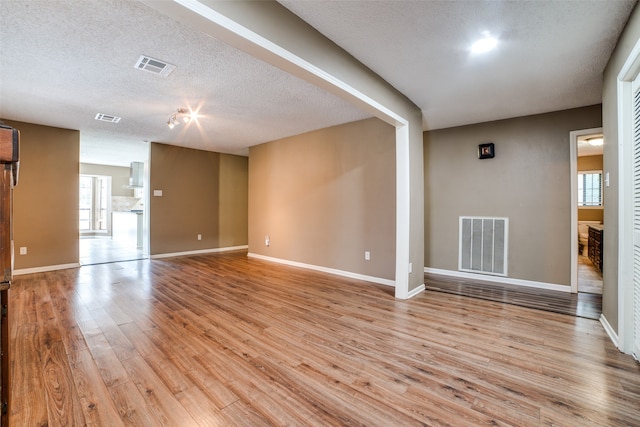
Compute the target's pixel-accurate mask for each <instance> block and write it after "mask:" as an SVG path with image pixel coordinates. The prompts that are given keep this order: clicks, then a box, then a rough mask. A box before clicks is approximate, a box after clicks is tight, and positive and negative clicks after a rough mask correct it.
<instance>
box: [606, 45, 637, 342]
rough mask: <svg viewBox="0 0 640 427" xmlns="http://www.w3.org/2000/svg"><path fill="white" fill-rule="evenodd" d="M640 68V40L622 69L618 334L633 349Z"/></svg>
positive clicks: (620, 97) (618, 339)
mask: <svg viewBox="0 0 640 427" xmlns="http://www.w3.org/2000/svg"><path fill="white" fill-rule="evenodd" d="M639 72H640V40H639V41H638V42H636V44H635V46H634V47H633V49H632V50H631V53H630V54H629V56H628V57H627V60H626V61H625V63H624V65H623V66H622V68H621V69H620V72H619V73H618V88H617V89H618V92H617V100H618V105H617V107H618V141H611V143H616V142H617V144H618V283H617V285H618V336H617V337H613V338H614V342H615V341H616V339H615V338H617V342H616V345H617V347H618V348H619V349H620V351H622V352H624V353H627V354H631V353H632V351H633V328H634V326H633V162H632V159H633V132H632V125H633V116H632V111H633V109H632V105H633V99H632V86H633V81H634V80H635V79H636V78H637V77H638V74H639Z"/></svg>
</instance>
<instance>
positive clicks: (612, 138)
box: [602, 6, 640, 333]
mask: <svg viewBox="0 0 640 427" xmlns="http://www.w3.org/2000/svg"><path fill="white" fill-rule="evenodd" d="M638 40H640V10H639V9H638V7H637V6H636V8H635V9H634V11H633V12H632V13H631V16H630V17H629V21H628V22H627V25H626V26H625V29H624V30H623V32H622V35H621V36H620V38H619V39H618V43H617V45H616V48H615V49H614V52H613V54H612V55H611V58H610V59H609V62H608V64H607V66H606V68H605V70H604V85H603V88H602V124H603V133H604V147H603V148H604V172H605V173H607V172H609V188H607V191H605V193H604V204H605V206H606V207H607V208H606V210H605V212H604V228H605V230H606V232H605V233H604V242H603V245H604V254H605V258H604V259H603V275H602V314H603V315H604V317H605V318H606V320H607V321H608V323H609V325H611V327H612V328H613V330H614V331H615V332H616V333H618V332H619V325H618V320H619V319H618V301H619V300H618V292H619V289H618V274H619V272H618V266H619V260H618V237H619V236H618V233H619V229H618V218H619V209H618V208H619V206H618V204H619V198H618V193H619V191H620V182H619V179H618V178H619V172H620V169H619V165H618V154H619V153H618V149H619V145H618V144H619V142H620V138H619V137H620V136H619V135H618V119H619V117H618V115H619V113H620V112H619V111H618V74H619V73H620V71H621V69H622V66H623V65H624V63H625V61H626V60H627V58H628V57H629V55H630V53H631V51H632V49H633V47H634V46H635V44H636V43H637V42H638ZM629 283H631V282H630V281H629Z"/></svg>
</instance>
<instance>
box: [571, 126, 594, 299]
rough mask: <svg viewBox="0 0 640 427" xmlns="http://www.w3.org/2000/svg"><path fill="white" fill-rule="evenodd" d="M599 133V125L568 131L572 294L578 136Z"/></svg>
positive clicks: (573, 288)
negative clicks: (597, 126)
mask: <svg viewBox="0 0 640 427" xmlns="http://www.w3.org/2000/svg"><path fill="white" fill-rule="evenodd" d="M601 133H602V128H601V127H599V128H591V129H582V130H574V131H571V132H569V157H570V167H569V170H570V172H569V173H570V174H571V180H570V181H571V233H570V237H571V292H572V293H574V294H575V293H576V292H578V244H577V243H578V196H577V194H578V138H579V137H581V136H587V135H593V134H601Z"/></svg>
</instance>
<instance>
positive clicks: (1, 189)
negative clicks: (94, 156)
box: [0, 124, 20, 426]
mask: <svg viewBox="0 0 640 427" xmlns="http://www.w3.org/2000/svg"><path fill="white" fill-rule="evenodd" d="M19 141H20V134H19V132H18V131H17V130H16V129H13V128H11V127H8V126H4V125H2V124H0V167H1V168H2V171H1V173H2V175H1V176H0V426H8V425H9V423H8V417H9V395H10V390H11V389H10V385H11V384H10V382H9V378H10V375H9V366H10V365H9V343H10V340H9V331H10V329H9V320H10V318H9V290H10V288H11V279H12V276H13V223H12V220H13V218H12V214H13V206H12V204H13V187H14V185H15V184H16V183H17V182H18V160H19V159H18V158H19V153H20V151H19V144H20V142H19Z"/></svg>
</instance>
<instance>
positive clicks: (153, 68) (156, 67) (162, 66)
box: [135, 55, 176, 77]
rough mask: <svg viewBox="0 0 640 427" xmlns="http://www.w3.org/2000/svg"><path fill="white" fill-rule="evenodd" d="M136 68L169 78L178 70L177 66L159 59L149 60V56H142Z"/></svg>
mask: <svg viewBox="0 0 640 427" xmlns="http://www.w3.org/2000/svg"><path fill="white" fill-rule="evenodd" d="M135 68H137V69H139V70H143V71H148V72H150V73H153V74H158V75H161V76H163V77H167V76H168V75H169V74H171V72H172V71H173V70H175V69H176V66H175V65H171V64H167V63H166V62H162V61H160V60H159V59H153V58H149V57H148V56H144V55H140V58H138V62H136V65H135Z"/></svg>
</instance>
